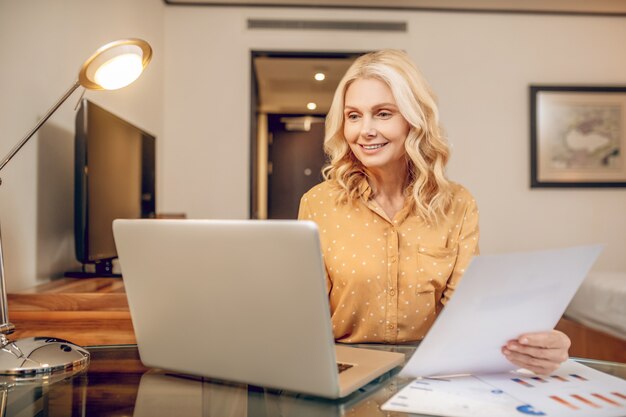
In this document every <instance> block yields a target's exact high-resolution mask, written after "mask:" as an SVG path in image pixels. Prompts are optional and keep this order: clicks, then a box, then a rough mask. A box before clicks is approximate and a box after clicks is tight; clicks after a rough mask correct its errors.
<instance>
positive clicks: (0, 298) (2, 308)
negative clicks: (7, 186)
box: [0, 81, 80, 347]
mask: <svg viewBox="0 0 626 417" xmlns="http://www.w3.org/2000/svg"><path fill="white" fill-rule="evenodd" d="M78 87H80V82H79V81H76V82H75V83H74V85H72V86H71V87H70V89H69V90H67V92H66V93H65V94H63V96H62V97H61V98H60V99H59V101H57V103H56V104H55V105H54V106H52V107H51V108H50V110H48V112H47V113H46V114H45V115H44V116H43V117H42V118H41V120H39V122H37V124H36V125H35V127H34V128H33V129H31V130H30V132H28V133H27V134H26V136H24V138H23V139H22V140H21V141H20V142H19V143H18V144H17V145H15V147H13V149H11V152H9V154H8V155H7V156H6V157H5V158H4V159H3V160H2V162H1V163H0V171H1V170H2V168H4V166H5V165H6V164H8V163H9V161H10V160H11V159H13V157H14V156H15V154H16V153H18V152H19V151H20V149H22V146H24V145H25V144H26V142H28V140H29V139H30V138H31V137H32V136H33V135H34V134H35V132H37V131H38V130H39V128H40V127H41V126H42V125H43V124H44V123H45V122H46V120H48V119H49V118H50V116H52V114H53V113H54V112H55V111H56V110H57V109H58V108H59V107H60V106H61V104H63V103H64V102H65V100H67V99H68V98H69V97H70V96H71V95H72V93H73V92H74V91H75V90H76V89H77V88H78ZM0 184H2V180H1V179H0ZM14 329H15V326H14V325H13V324H12V323H11V322H9V305H8V302H7V291H6V282H5V279H4V256H3V253H2V237H1V236H0V347H4V345H5V344H6V343H7V342H6V339H5V338H4V335H7V334H11V333H13V330H14Z"/></svg>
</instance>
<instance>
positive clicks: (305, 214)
mask: <svg viewBox="0 0 626 417" xmlns="http://www.w3.org/2000/svg"><path fill="white" fill-rule="evenodd" d="M298 220H313V217H312V216H311V209H310V207H309V203H308V198H307V195H306V194H305V195H304V196H302V198H301V199H300V208H299V209H298ZM323 253H324V248H323V243H322V254H323ZM324 275H325V276H326V290H327V292H328V295H330V290H331V289H332V287H333V283H332V281H331V280H330V278H329V276H328V270H327V268H326V263H324Z"/></svg>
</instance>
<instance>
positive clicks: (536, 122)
mask: <svg viewBox="0 0 626 417" xmlns="http://www.w3.org/2000/svg"><path fill="white" fill-rule="evenodd" d="M530 176H531V178H530V185H531V188H542V187H558V188H565V187H626V86H546V85H531V86H530Z"/></svg>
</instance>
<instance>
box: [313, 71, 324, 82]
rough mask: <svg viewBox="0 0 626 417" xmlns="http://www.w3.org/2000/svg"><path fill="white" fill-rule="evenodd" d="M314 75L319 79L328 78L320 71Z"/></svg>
mask: <svg viewBox="0 0 626 417" xmlns="http://www.w3.org/2000/svg"><path fill="white" fill-rule="evenodd" d="M314 77H315V79H316V80H317V81H324V80H325V79H326V75H325V74H324V73H323V72H318V73H317V74H315V76H314Z"/></svg>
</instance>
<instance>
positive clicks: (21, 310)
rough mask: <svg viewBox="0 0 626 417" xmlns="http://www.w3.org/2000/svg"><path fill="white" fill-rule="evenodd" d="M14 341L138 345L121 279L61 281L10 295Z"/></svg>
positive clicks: (70, 279)
mask: <svg viewBox="0 0 626 417" xmlns="http://www.w3.org/2000/svg"><path fill="white" fill-rule="evenodd" d="M7 298H8V304H9V319H10V321H11V322H12V323H13V324H14V325H15V327H16V331H15V332H14V333H13V334H12V335H11V338H12V339H19V338H23V337H30V336H45V337H56V338H61V339H66V340H69V341H70V342H73V343H75V344H77V345H81V346H95V345H123V344H135V343H136V340H135V333H134V330H133V324H132V322H131V319H130V312H129V310H128V302H127V300H126V293H125V292H124V282H123V281H122V280H121V279H120V278H62V279H59V280H55V281H52V282H49V283H46V284H42V285H39V286H37V287H34V288H32V289H29V290H25V291H20V292H19V293H13V294H8V296H7Z"/></svg>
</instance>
